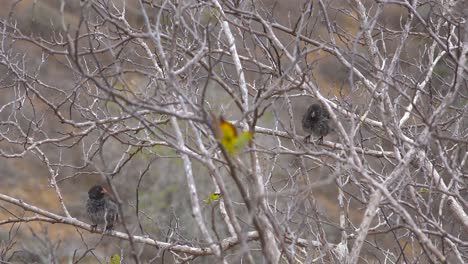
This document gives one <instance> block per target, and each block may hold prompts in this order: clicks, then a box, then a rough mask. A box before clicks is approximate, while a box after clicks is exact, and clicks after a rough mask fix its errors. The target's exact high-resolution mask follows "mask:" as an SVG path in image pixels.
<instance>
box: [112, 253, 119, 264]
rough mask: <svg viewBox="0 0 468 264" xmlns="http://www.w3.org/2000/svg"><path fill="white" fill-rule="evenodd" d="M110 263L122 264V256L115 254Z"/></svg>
mask: <svg viewBox="0 0 468 264" xmlns="http://www.w3.org/2000/svg"><path fill="white" fill-rule="evenodd" d="M110 263H111V264H120V263H121V259H120V255H119V254H117V253H116V254H114V255H113V256H112V257H111V259H110Z"/></svg>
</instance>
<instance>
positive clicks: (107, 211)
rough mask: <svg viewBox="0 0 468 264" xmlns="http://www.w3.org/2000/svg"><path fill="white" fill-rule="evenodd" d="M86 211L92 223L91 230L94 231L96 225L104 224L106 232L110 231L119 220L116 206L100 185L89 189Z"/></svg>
mask: <svg viewBox="0 0 468 264" xmlns="http://www.w3.org/2000/svg"><path fill="white" fill-rule="evenodd" d="M86 211H87V212H88V215H89V218H90V219H91V222H92V223H93V225H92V226H91V228H92V229H93V230H96V228H97V226H98V224H104V225H105V228H106V230H112V228H113V227H114V223H116V222H117V220H118V218H119V210H118V207H117V204H116V203H115V202H114V201H113V200H112V198H111V197H110V195H109V193H108V192H107V190H106V189H104V188H103V187H102V186H100V185H95V186H93V187H91V189H89V191H88V201H87V202H86Z"/></svg>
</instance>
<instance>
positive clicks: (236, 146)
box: [234, 132, 253, 154]
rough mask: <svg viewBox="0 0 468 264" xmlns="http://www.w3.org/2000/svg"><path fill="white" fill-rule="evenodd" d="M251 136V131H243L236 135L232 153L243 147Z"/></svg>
mask: <svg viewBox="0 0 468 264" xmlns="http://www.w3.org/2000/svg"><path fill="white" fill-rule="evenodd" d="M252 138H253V135H252V133H250V132H243V133H242V134H240V136H238V137H237V140H236V143H235V144H234V153H236V154H237V153H239V152H240V151H241V150H242V149H244V147H245V145H247V143H248V142H249V141H250V140H251V139H252Z"/></svg>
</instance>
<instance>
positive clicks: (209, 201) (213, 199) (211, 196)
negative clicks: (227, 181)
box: [204, 193, 221, 204]
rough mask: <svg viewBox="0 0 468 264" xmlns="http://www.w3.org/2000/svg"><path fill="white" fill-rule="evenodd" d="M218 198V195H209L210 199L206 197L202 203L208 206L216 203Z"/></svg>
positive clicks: (219, 195)
mask: <svg viewBox="0 0 468 264" xmlns="http://www.w3.org/2000/svg"><path fill="white" fill-rule="evenodd" d="M220 197H221V194H220V193H211V194H210V197H208V198H207V199H206V200H204V202H205V203H206V204H209V203H211V202H214V201H218V200H219V198H220Z"/></svg>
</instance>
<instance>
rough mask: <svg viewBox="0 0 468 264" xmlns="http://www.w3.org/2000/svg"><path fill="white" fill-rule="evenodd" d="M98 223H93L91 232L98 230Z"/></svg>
mask: <svg viewBox="0 0 468 264" xmlns="http://www.w3.org/2000/svg"><path fill="white" fill-rule="evenodd" d="M96 229H97V225H91V232H93V233H94V232H96Z"/></svg>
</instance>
